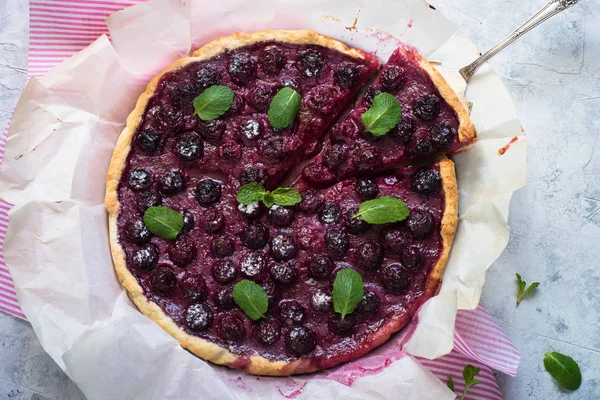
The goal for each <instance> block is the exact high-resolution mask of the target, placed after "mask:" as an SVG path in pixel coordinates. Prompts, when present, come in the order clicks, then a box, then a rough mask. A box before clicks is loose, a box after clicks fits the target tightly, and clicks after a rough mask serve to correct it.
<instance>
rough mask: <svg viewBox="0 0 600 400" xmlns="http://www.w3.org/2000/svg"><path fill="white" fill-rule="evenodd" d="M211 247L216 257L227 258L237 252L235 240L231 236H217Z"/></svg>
mask: <svg viewBox="0 0 600 400" xmlns="http://www.w3.org/2000/svg"><path fill="white" fill-rule="evenodd" d="M210 246H211V250H212V254H213V255H214V256H216V257H227V256H230V255H232V254H233V252H234V251H235V240H234V239H233V238H232V237H231V236H229V235H222V236H215V237H214V238H213V239H212V242H211V244H210Z"/></svg>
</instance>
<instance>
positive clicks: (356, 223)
mask: <svg viewBox="0 0 600 400" xmlns="http://www.w3.org/2000/svg"><path fill="white" fill-rule="evenodd" d="M356 213H358V207H353V208H351V209H349V210H348V211H346V218H345V222H346V230H347V231H348V232H349V233H351V234H353V235H360V234H361V233H364V232H366V231H368V230H369V228H370V227H371V225H370V224H369V223H368V222H367V221H365V220H364V219H363V218H362V217H360V216H358V217H355V216H354V215H356Z"/></svg>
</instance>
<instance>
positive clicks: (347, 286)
mask: <svg viewBox="0 0 600 400" xmlns="http://www.w3.org/2000/svg"><path fill="white" fill-rule="evenodd" d="M364 295H365V286H364V283H363V279H362V277H361V276H360V274H359V273H358V272H356V271H355V270H353V269H350V268H345V269H342V270H341V271H340V272H338V273H337V275H336V276H335V281H333V290H332V292H331V297H332V300H333V310H334V311H335V312H336V313H339V314H341V316H342V317H341V318H342V319H344V317H345V316H346V315H348V314H351V313H352V312H353V311H354V310H355V309H356V307H357V306H358V303H360V301H361V300H362V298H363V296H364Z"/></svg>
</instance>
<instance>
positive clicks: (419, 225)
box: [406, 210, 433, 239]
mask: <svg viewBox="0 0 600 400" xmlns="http://www.w3.org/2000/svg"><path fill="white" fill-rule="evenodd" d="M406 226H407V228H408V231H409V232H410V234H411V235H412V237H413V238H415V239H422V238H424V237H426V236H427V235H429V234H430V233H431V231H432V230H433V217H432V216H431V213H429V212H427V211H419V210H415V211H411V213H410V215H409V216H408V218H407V219H406Z"/></svg>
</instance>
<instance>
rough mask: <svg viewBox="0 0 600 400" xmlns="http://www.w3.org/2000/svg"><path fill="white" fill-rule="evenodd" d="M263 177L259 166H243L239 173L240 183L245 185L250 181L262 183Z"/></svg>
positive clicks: (263, 174)
mask: <svg viewBox="0 0 600 400" xmlns="http://www.w3.org/2000/svg"><path fill="white" fill-rule="evenodd" d="M264 179H265V173H264V171H263V169H262V168H261V167H258V166H254V165H249V166H247V167H245V168H244V170H243V171H242V173H241V175H240V183H241V184H242V185H245V184H247V183H251V182H258V183H263V182H264Z"/></svg>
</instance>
